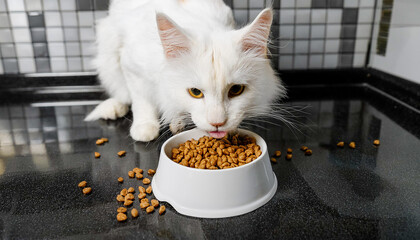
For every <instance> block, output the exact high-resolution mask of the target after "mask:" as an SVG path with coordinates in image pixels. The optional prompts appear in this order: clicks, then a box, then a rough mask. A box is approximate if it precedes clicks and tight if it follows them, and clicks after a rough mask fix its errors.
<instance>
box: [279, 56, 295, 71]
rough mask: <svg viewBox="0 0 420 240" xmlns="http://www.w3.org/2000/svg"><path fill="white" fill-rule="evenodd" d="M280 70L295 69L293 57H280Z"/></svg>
mask: <svg viewBox="0 0 420 240" xmlns="http://www.w3.org/2000/svg"><path fill="white" fill-rule="evenodd" d="M279 69H280V70H288V69H293V57H292V56H280V57H279Z"/></svg>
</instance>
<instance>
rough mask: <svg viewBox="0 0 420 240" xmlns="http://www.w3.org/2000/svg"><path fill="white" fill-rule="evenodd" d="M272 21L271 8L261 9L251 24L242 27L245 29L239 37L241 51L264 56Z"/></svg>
mask: <svg viewBox="0 0 420 240" xmlns="http://www.w3.org/2000/svg"><path fill="white" fill-rule="evenodd" d="M272 21H273V11H272V10H271V8H266V9H264V10H263V11H261V12H260V14H258V16H257V17H256V18H255V20H254V21H253V22H252V23H251V25H249V26H247V27H246V28H245V29H244V30H246V31H245V33H244V35H243V36H242V39H241V47H242V51H244V52H253V53H256V54H257V55H264V56H265V55H266V54H267V41H268V37H269V35H270V28H271V23H272Z"/></svg>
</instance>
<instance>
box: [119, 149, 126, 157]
mask: <svg viewBox="0 0 420 240" xmlns="http://www.w3.org/2000/svg"><path fill="white" fill-rule="evenodd" d="M126 153H127V152H126V151H124V150H122V151H119V152H118V153H117V155H118V156H120V157H123V156H125V154H126Z"/></svg>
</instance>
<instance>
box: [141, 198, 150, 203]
mask: <svg viewBox="0 0 420 240" xmlns="http://www.w3.org/2000/svg"><path fill="white" fill-rule="evenodd" d="M140 202H141V203H142V202H147V203H148V202H149V199H147V198H143V199H140Z"/></svg>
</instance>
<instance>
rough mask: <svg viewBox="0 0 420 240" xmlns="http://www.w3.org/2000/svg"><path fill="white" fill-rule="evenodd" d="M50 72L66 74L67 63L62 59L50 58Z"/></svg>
mask: <svg viewBox="0 0 420 240" xmlns="http://www.w3.org/2000/svg"><path fill="white" fill-rule="evenodd" d="M51 72H67V61H66V58H64V57H52V58H51Z"/></svg>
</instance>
